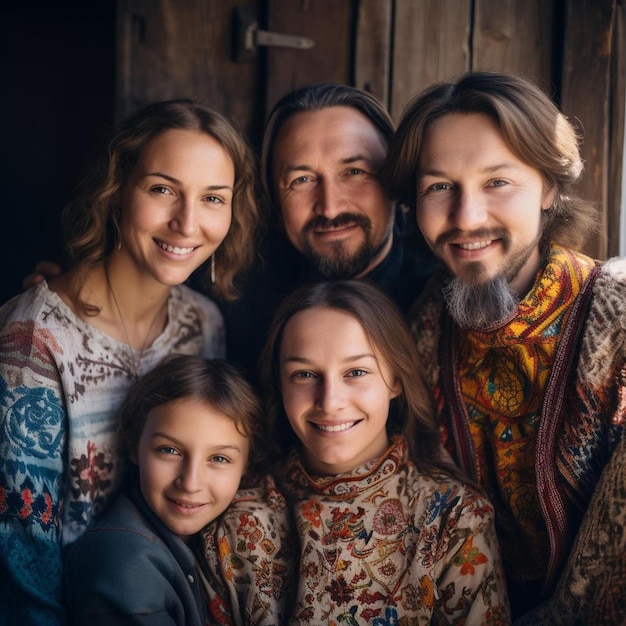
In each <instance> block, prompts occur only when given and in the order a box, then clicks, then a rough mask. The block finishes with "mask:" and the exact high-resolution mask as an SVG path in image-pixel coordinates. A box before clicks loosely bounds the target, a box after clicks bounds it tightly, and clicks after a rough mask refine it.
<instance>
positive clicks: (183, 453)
mask: <svg viewBox="0 0 626 626" xmlns="http://www.w3.org/2000/svg"><path fill="white" fill-rule="evenodd" d="M119 427H120V440H121V442H122V444H123V445H124V447H125V449H126V452H127V454H128V456H129V458H130V459H131V460H132V463H133V464H134V471H132V472H131V473H130V474H129V477H128V481H127V482H126V483H125V486H124V491H123V493H122V494H120V495H119V496H118V497H117V498H116V499H115V501H114V502H113V504H112V506H111V508H110V509H108V510H107V511H106V512H105V513H104V514H103V515H102V516H100V517H99V518H98V519H97V520H96V522H95V524H94V525H93V526H91V527H90V528H89V529H88V530H87V531H86V532H85V533H84V534H83V535H82V536H81V537H80V538H79V539H78V540H77V541H76V542H75V543H74V544H72V545H71V546H70V547H69V549H68V553H67V555H66V562H65V591H66V599H67V606H68V614H69V617H70V622H71V623H72V624H76V625H77V626H80V625H81V624H84V625H85V626H97V625H98V624H102V625H103V626H105V625H106V626H109V625H110V624H152V625H153V624H159V625H163V626H165V625H166V624H171V625H172V626H173V625H178V626H203V625H204V624H205V623H206V622H205V619H206V608H205V607H206V602H205V601H204V599H203V595H202V591H201V583H200V580H199V575H198V571H197V569H196V567H195V562H194V556H193V553H192V550H191V549H190V545H189V544H190V543H191V541H192V540H193V539H194V537H193V536H194V535H195V534H196V533H197V532H198V531H199V530H200V529H201V528H202V527H203V526H205V525H206V524H208V523H209V522H210V521H212V520H213V519H215V518H216V517H217V516H219V515H220V514H221V513H222V512H223V511H224V510H225V509H226V507H228V505H229V504H230V502H231V500H232V499H233V497H234V495H235V493H236V491H237V489H238V487H239V482H240V480H241V478H242V476H243V474H244V472H245V471H246V468H247V466H248V463H249V459H250V462H251V463H253V462H254V458H253V455H254V454H255V451H257V452H256V453H257V454H258V452H259V451H261V450H262V446H261V445H260V439H261V419H260V410H259V402H258V400H257V398H256V396H255V394H254V393H253V391H252V389H251V387H250V385H249V384H248V383H247V382H246V381H245V380H244V379H243V378H242V377H241V376H240V375H239V374H238V373H237V372H236V370H235V369H234V368H232V367H231V366H230V365H228V364H227V363H225V362H224V361H221V360H219V359H218V360H212V361H205V360H204V359H202V358H200V357H193V356H178V357H175V358H172V359H170V360H167V361H165V362H164V363H163V364H161V365H159V366H157V367H156V368H154V369H153V370H152V371H151V372H150V373H148V374H146V376H144V377H143V378H142V379H141V380H140V381H139V382H138V383H136V384H135V385H134V386H133V387H132V388H131V390H130V392H129V394H128V396H127V398H126V400H125V401H124V404H123V405H122V408H121V410H120V415H119Z"/></svg>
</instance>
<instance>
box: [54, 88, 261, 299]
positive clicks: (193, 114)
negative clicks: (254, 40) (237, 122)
mask: <svg viewBox="0 0 626 626" xmlns="http://www.w3.org/2000/svg"><path fill="white" fill-rule="evenodd" d="M171 129H182V130H197V131H200V132H203V133H206V134H207V135H210V136H211V137H212V138H214V139H216V140H217V141H218V142H219V144H220V145H221V146H222V147H223V148H224V150H225V151H226V153H227V154H228V155H229V157H230V158H231V159H232V161H233V165H234V170H235V187H234V190H233V204H232V207H233V210H232V222H231V226H230V229H229V231H228V234H227V235H226V237H225V239H224V241H223V242H222V243H221V244H220V246H219V247H218V248H217V250H216V251H215V265H216V268H217V271H216V274H215V283H214V285H212V290H213V291H214V293H215V294H216V295H218V296H220V297H223V298H226V299H232V298H234V297H235V296H236V289H235V284H234V279H235V277H236V275H238V274H239V273H241V272H243V271H244V270H245V269H246V268H247V267H248V266H249V265H250V264H251V262H252V258H253V254H254V248H255V239H256V235H257V233H258V225H259V220H260V215H259V208H258V205H257V190H256V186H257V185H258V182H257V165H256V161H255V158H254V156H253V154H252V151H251V150H250V148H249V147H248V145H247V143H246V141H245V140H244V138H243V137H242V135H241V134H240V133H239V132H238V131H237V130H235V128H234V127H233V126H232V125H231V124H230V122H228V121H227V120H226V118H225V117H223V116H222V115H220V114H219V113H217V112H216V111H213V110H212V109H209V108H207V107H206V106H204V105H202V104H200V103H198V102H193V101H191V100H169V101H165V102H156V103H153V104H150V105H148V106H146V107H144V108H143V109H141V110H139V111H137V112H136V113H135V114H134V115H132V116H131V117H129V118H128V120H126V122H124V123H123V124H122V126H121V127H120V129H119V130H118V131H117V132H115V133H114V134H113V136H112V137H111V139H110V141H109V143H108V146H107V149H106V150H104V151H103V152H102V154H101V155H100V158H99V160H98V159H97V160H96V161H95V162H94V163H93V165H92V166H91V167H90V168H89V169H88V171H87V173H86V175H85V177H84V179H83V180H82V183H81V185H80V186H79V189H78V193H77V195H76V197H75V199H74V200H73V201H72V202H70V203H69V204H68V205H67V207H66V208H65V210H64V212H63V226H64V231H65V238H66V248H67V254H68V261H69V269H72V270H74V274H75V276H76V280H75V281H74V283H73V286H72V290H71V294H72V296H73V297H74V298H76V294H78V292H79V291H80V288H81V286H82V281H83V280H84V275H85V272H86V271H87V270H88V269H89V268H91V267H93V266H94V265H95V264H97V263H99V262H101V261H103V260H105V259H106V258H107V257H108V256H109V254H110V253H111V252H112V251H113V248H114V246H115V240H116V236H117V229H118V220H119V210H120V208H119V207H118V206H117V203H116V197H117V195H118V191H119V190H120V189H121V187H122V186H123V185H124V183H125V182H126V180H127V178H128V176H129V175H130V173H131V172H132V170H133V168H134V167H135V166H136V165H137V162H138V161H139V158H140V156H141V153H142V151H143V149H144V148H145V147H146V145H147V144H148V143H150V142H151V141H152V140H153V139H155V138H156V137H158V136H159V135H161V134H162V133H164V132H165V131H167V130H171ZM207 273H208V271H207ZM206 284H207V286H208V281H206Z"/></svg>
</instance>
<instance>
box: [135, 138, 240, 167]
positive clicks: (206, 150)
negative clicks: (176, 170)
mask: <svg viewBox="0 0 626 626" xmlns="http://www.w3.org/2000/svg"><path fill="white" fill-rule="evenodd" d="M196 160H198V161H203V162H204V161H206V160H209V161H211V162H215V163H216V164H219V165H221V166H223V167H225V168H227V169H234V164H233V160H232V159H231V157H230V155H229V154H228V152H227V151H226V150H225V149H224V147H223V146H222V144H221V143H220V142H219V141H218V140H217V139H216V138H215V137H213V136H212V135H209V134H208V133H204V132H202V131H200V130H191V129H180V128H174V129H168V130H165V131H163V132H162V133H160V134H159V135H157V136H156V137H154V138H153V139H151V140H150V141H149V142H148V143H147V144H146V145H145V146H144V147H143V149H142V150H141V154H140V155H139V160H138V163H139V164H141V165H146V164H153V163H154V164H161V163H163V164H164V165H171V166H172V167H174V166H176V165H181V166H182V165H187V164H190V163H193V162H194V161H196Z"/></svg>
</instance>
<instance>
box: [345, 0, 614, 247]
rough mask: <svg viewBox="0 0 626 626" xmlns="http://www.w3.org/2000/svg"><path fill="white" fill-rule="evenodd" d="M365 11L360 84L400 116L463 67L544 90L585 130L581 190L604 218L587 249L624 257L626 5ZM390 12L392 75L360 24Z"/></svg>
mask: <svg viewBox="0 0 626 626" xmlns="http://www.w3.org/2000/svg"><path fill="white" fill-rule="evenodd" d="M359 5H360V11H359V21H358V23H357V32H356V55H357V56H356V60H355V84H356V85H357V86H359V87H361V88H367V86H368V84H369V85H373V86H374V89H372V92H373V93H374V94H375V95H377V96H378V97H379V98H381V100H382V101H383V102H385V103H386V105H387V106H388V107H389V110H390V111H391V113H392V115H393V117H394V119H396V120H397V119H398V118H399V116H400V115H401V112H402V110H403V108H404V106H405V105H406V103H407V102H408V100H409V99H410V98H411V97H412V96H413V95H415V94H416V93H417V92H419V91H420V90H421V89H423V88H424V87H426V86H427V85H429V84H431V83H433V82H436V81H441V80H448V79H450V78H452V77H454V76H455V75H457V74H459V73H461V72H463V71H465V70H493V71H506V72H519V73H522V74H525V75H527V76H530V77H531V78H533V79H535V80H536V81H537V82H538V83H539V84H540V85H541V86H542V87H544V89H546V90H547V91H548V93H550V94H551V95H552V96H553V98H554V99H555V101H556V102H557V103H558V104H559V105H560V106H561V108H562V110H563V112H564V113H565V114H566V115H567V116H568V117H569V118H570V119H571V120H572V121H573V122H574V123H575V124H576V126H577V128H578V129H579V132H580V134H581V138H582V145H581V152H582V155H583V158H584V160H585V164H586V165H585V173H584V176H583V179H582V182H581V184H580V185H579V189H578V192H579V193H580V195H582V196H583V197H585V198H587V199H589V200H590V201H592V202H595V203H596V204H597V205H598V209H599V217H600V227H599V231H598V232H597V233H595V234H591V235H590V237H589V240H588V243H587V246H586V248H585V250H586V252H587V253H588V254H590V255H592V256H594V257H596V258H600V259H604V258H607V257H609V256H613V255H617V254H619V252H620V249H619V245H620V241H619V240H620V236H619V224H620V215H621V214H622V213H623V211H624V210H626V207H625V206H624V205H625V202H624V200H623V198H622V196H623V190H622V180H623V159H624V108H625V93H626V79H625V67H626V44H625V42H624V36H625V33H626V27H625V25H626V21H625V17H624V11H625V9H624V2H623V0H622V1H620V2H616V0H561V1H559V0H533V1H531V0H473V1H472V0H386V1H385V0H361V2H359ZM383 7H384V10H385V11H388V12H389V13H390V14H391V15H392V18H391V20H390V21H389V28H390V31H391V33H390V35H389V39H390V41H391V47H392V53H391V68H390V69H385V68H383V67H380V66H381V65H382V64H383V63H385V60H384V59H378V60H374V61H373V60H372V58H371V57H368V56H367V55H364V54H362V53H360V52H359V51H361V50H364V49H366V48H367V46H366V43H365V42H366V40H367V39H368V37H369V36H370V33H369V28H370V27H367V28H366V27H363V26H362V25H368V24H369V23H370V22H371V21H372V20H371V18H370V17H369V15H368V14H369V13H370V12H371V13H372V14H374V13H381V12H383ZM377 38H378V39H377V40H380V39H384V35H381V34H380V33H379V34H378V35H377ZM377 65H378V66H377ZM383 71H384V73H385V75H389V77H390V80H389V85H388V86H383V87H382V88H381V87H380V86H379V85H378V84H377V83H375V82H374V81H372V80H371V78H370V77H371V76H372V75H376V74H377V73H381V74H382V72H383ZM622 219H623V218H622ZM622 236H623V235H622ZM622 245H624V244H623V243H622Z"/></svg>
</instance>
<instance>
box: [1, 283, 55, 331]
mask: <svg viewBox="0 0 626 626" xmlns="http://www.w3.org/2000/svg"><path fill="white" fill-rule="evenodd" d="M57 300H59V299H58V298H57V297H56V295H55V294H54V293H53V292H51V291H50V290H49V289H48V286H47V284H46V283H45V282H41V283H39V284H37V285H33V286H32V287H30V288H29V289H27V290H26V291H24V292H23V293H21V294H19V295H17V296H15V297H13V298H11V299H10V300H8V301H7V302H5V303H4V304H3V305H2V307H0V324H1V325H2V326H3V327H4V326H5V325H6V324H7V323H11V322H13V321H26V320H37V319H38V318H39V317H40V314H41V311H42V309H43V308H44V307H47V308H50V306H53V305H54V302H55V301H57ZM59 302H60V300H59Z"/></svg>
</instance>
